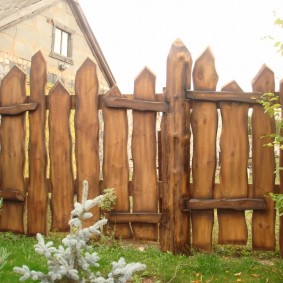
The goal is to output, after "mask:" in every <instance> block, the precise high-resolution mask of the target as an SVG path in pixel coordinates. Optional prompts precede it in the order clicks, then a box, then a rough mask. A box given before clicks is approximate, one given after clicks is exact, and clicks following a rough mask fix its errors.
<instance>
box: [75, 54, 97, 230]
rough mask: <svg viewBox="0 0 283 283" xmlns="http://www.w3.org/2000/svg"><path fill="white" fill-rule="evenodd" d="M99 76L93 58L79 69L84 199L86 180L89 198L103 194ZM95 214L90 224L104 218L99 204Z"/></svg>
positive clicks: (79, 149)
mask: <svg viewBox="0 0 283 283" xmlns="http://www.w3.org/2000/svg"><path fill="white" fill-rule="evenodd" d="M98 89H99V84H98V79H97V70H96V65H95V63H94V62H93V61H92V60H90V59H89V58H88V59H86V60H85V62H84V63H83V65H82V66H81V67H80V69H79V70H78V71H77V75H76V81H75V92H76V96H77V100H76V113H75V131H76V148H75V152H76V166H77V182H76V192H77V196H78V200H79V201H81V199H82V189H83V181H84V180H87V181H88V184H89V192H88V198H89V199H92V198H94V197H96V196H98V195H100V188H99V171H100V164H99V153H98V131H99V121H98ZM91 212H92V213H93V214H94V216H93V218H90V219H89V220H88V221H86V226H87V225H89V224H91V223H93V222H94V221H95V220H98V219H99V218H100V211H99V208H98V207H94V208H93V209H92V211H91Z"/></svg>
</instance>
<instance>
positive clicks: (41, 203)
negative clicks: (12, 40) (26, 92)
mask: <svg viewBox="0 0 283 283" xmlns="http://www.w3.org/2000/svg"><path fill="white" fill-rule="evenodd" d="M46 81H47V70H46V62H45V60H44V58H43V55H42V53H41V52H40V51H39V52H37V53H36V54H35V55H34V56H33V57H32V60H31V74H30V101H31V102H34V103H37V110H36V111H33V112H30V113H29V128H30V136H29V152H28V153H29V183H28V197H27V207H28V211H32V212H33V213H28V215H27V234H28V235H35V234H36V233H42V234H46V233H47V229H48V227H47V210H48V194H47V192H48V188H47V179H46V173H47V151H46V144H45V122H46V114H45V113H46V103H45V87H46Z"/></svg>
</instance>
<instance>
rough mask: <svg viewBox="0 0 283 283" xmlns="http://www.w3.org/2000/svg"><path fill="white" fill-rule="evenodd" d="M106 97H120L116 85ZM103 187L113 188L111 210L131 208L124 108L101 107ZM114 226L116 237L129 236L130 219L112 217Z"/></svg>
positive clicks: (127, 210) (119, 210)
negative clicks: (113, 201) (119, 220)
mask: <svg viewBox="0 0 283 283" xmlns="http://www.w3.org/2000/svg"><path fill="white" fill-rule="evenodd" d="M104 98H105V99H111V98H112V99H113V98H123V96H122V94H121V92H120V90H119V89H118V87H117V86H114V87H112V88H111V89H110V90H109V92H108V93H107V94H106V95H105V97H104ZM103 119H104V144H103V148H104V150H103V187H104V188H115V193H116V196H117V201H116V204H115V207H114V210H113V211H114V212H124V213H127V212H130V199H129V190H128V183H129V163H128V152H127V142H128V119H127V110H125V109H115V108H109V107H106V106H105V107H103ZM113 224H114V227H113V230H115V231H116V233H117V235H119V237H123V238H124V239H125V238H126V239H128V238H132V232H131V229H130V225H129V223H116V222H115V221H113Z"/></svg>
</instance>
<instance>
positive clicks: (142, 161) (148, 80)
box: [132, 68, 159, 240]
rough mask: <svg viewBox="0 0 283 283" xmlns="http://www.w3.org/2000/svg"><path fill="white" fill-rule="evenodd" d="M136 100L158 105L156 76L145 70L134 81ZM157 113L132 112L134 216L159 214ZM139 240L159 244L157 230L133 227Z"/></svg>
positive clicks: (153, 225)
mask: <svg viewBox="0 0 283 283" xmlns="http://www.w3.org/2000/svg"><path fill="white" fill-rule="evenodd" d="M134 99H136V100H137V99H139V100H147V101H155V100H156V98H155V76H154V75H153V73H152V72H151V71H150V70H149V69H147V68H145V69H144V70H143V71H142V72H141V73H140V74H139V75H138V77H137V78H136V79H135V88H134ZM156 147H157V143H156V113H151V112H144V113H143V112H140V111H135V110H134V111H133V134H132V157H133V212H157V210H158V200H159V195H158V187H157V172H156V153H157V149H156ZM132 228H133V232H134V237H135V238H136V239H144V240H157V236H158V230H157V228H158V226H157V225H155V224H136V223H132Z"/></svg>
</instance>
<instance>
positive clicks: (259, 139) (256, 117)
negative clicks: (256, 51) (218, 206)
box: [252, 65, 275, 250]
mask: <svg viewBox="0 0 283 283" xmlns="http://www.w3.org/2000/svg"><path fill="white" fill-rule="evenodd" d="M252 86H253V91H258V92H261V93H266V92H273V93H274V89H275V82H274V73H273V72H272V71H271V70H270V69H269V68H267V67H266V66H265V65H264V66H263V67H262V68H261V70H260V71H259V73H258V74H257V76H256V77H255V79H254V80H253V83H252ZM274 132H275V123H274V119H273V118H270V117H269V116H268V114H267V113H264V109H263V107H262V106H261V105H259V104H258V105H254V107H253V114H252V139H253V148H252V152H253V154H252V156H253V197H260V198H263V197H265V201H266V205H267V210H265V211H254V212H253V218H252V242H253V248H254V249H255V250H274V248H275V210H274V203H273V201H272V200H271V199H270V198H269V197H268V193H270V192H274V181H275V174H274V171H275V156H274V148H273V147H272V148H269V147H264V144H266V143H269V142H272V140H273V139H272V138H270V137H265V138H263V137H264V136H266V135H269V134H272V133H274Z"/></svg>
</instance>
